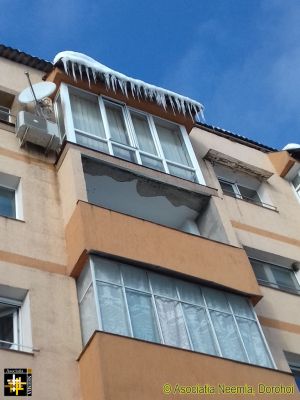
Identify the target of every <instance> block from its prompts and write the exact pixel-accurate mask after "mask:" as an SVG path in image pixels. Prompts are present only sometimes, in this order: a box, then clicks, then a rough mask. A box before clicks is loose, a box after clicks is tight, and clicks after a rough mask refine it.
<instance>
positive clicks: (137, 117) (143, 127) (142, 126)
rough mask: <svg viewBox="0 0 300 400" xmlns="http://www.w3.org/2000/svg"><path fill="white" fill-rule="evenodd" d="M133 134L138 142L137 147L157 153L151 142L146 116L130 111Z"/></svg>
mask: <svg viewBox="0 0 300 400" xmlns="http://www.w3.org/2000/svg"><path fill="white" fill-rule="evenodd" d="M130 114H131V119H132V123H133V126H134V130H135V134H136V136H137V140H138V143H139V149H140V150H143V151H147V153H151V154H155V155H156V154H157V152H156V149H155V145H154V142H153V138H152V134H151V131H150V126H149V124H148V120H147V117H146V116H145V115H142V114H137V113H134V112H132V111H131V112H130Z"/></svg>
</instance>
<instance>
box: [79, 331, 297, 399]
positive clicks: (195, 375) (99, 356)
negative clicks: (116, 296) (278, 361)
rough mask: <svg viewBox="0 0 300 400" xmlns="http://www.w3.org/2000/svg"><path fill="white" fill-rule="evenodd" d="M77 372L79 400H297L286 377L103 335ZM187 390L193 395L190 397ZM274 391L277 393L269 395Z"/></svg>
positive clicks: (96, 335)
mask: <svg viewBox="0 0 300 400" xmlns="http://www.w3.org/2000/svg"><path fill="white" fill-rule="evenodd" d="M79 368H80V378H81V388H82V396H83V400H96V399H97V400H107V399H114V400H119V399H120V400H127V399H128V400H129V399H142V400H148V399H149V400H153V399H166V398H167V397H168V395H169V397H170V398H172V399H173V398H176V397H177V396H178V398H181V395H182V394H194V396H195V395H196V396H197V397H198V396H199V397H202V396H201V395H203V396H205V397H206V395H207V396H208V397H210V396H211V397H212V398H220V399H221V398H234V399H238V400H239V399H245V398H247V397H248V396H249V398H250V397H251V399H259V400H269V399H273V398H289V399H299V398H300V395H299V392H298V390H297V388H296V387H295V383H294V379H293V376H292V375H291V374H290V373H287V372H283V371H278V370H273V369H269V368H264V367H258V366H255V365H252V364H245V363H241V362H237V361H232V360H228V359H224V358H219V357H216V356H209V355H206V354H203V353H194V352H191V351H188V350H182V349H177V348H173V347H169V346H164V345H159V344H154V343H148V342H143V341H141V340H136V339H131V338H125V337H122V336H117V335H113V334H107V333H104V332H95V333H94V335H93V337H92V338H91V340H90V341H89V343H88V344H87V346H86V347H85V349H84V350H83V352H82V354H81V355H80V357H79ZM180 388H181V389H180ZM191 388H194V389H193V390H196V391H195V392H194V393H191V392H189V391H190V390H192V389H191ZM201 388H202V390H203V392H202V393H201ZM251 388H253V389H252V390H253V393H252V394H250V393H249V391H251ZM275 388H279V390H281V392H280V393H281V394H279V395H278V393H277V394H276V393H274V392H273V393H272V394H271V393H269V391H271V390H276V389H275ZM180 390H187V391H186V392H180ZM197 390H198V392H197ZM205 390H206V392H205ZM209 390H210V392H209ZM212 390H215V392H212ZM224 390H225V392H223V391H224ZM259 390H261V391H263V393H259ZM277 390H278V389H277ZM284 390H286V391H287V392H290V391H292V392H294V393H292V394H290V393H286V394H285V393H283V392H284ZM199 391H200V392H199ZM209 395H210V396H209Z"/></svg>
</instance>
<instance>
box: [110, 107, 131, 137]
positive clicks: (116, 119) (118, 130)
mask: <svg viewBox="0 0 300 400" xmlns="http://www.w3.org/2000/svg"><path fill="white" fill-rule="evenodd" d="M105 109H106V115H107V119H108V125H109V131H110V136H111V138H112V139H113V140H115V141H116V142H119V143H123V144H129V139H128V133H127V129H126V125H125V121H124V116H123V112H122V108H121V107H120V106H117V105H115V104H112V103H108V102H105Z"/></svg>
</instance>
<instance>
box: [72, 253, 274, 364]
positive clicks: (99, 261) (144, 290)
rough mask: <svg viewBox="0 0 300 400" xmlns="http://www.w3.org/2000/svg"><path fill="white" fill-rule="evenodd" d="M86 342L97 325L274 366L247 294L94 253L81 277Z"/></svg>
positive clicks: (139, 337)
mask: <svg viewBox="0 0 300 400" xmlns="http://www.w3.org/2000/svg"><path fill="white" fill-rule="evenodd" d="M77 292H78V300H79V308H80V318H81V326H82V334H83V343H84V344H85V343H87V341H88V340H89V338H90V336H91V335H92V333H93V332H94V330H96V329H101V330H103V331H106V332H111V333H115V334H119V335H124V336H129V337H134V338H138V339H142V340H146V341H150V342H156V343H163V344H166V345H170V346H175V347H179V348H183V349H189V350H193V351H198V352H203V353H207V354H213V355H218V356H221V357H226V358H231V359H234V360H239V361H243V362H248V363H253V364H258V365H262V366H267V367H273V365H274V364H273V361H272V358H271V355H270V353H269V350H268V348H267V346H266V344H265V341H264V337H263V334H262V331H261V329H260V325H259V323H258V320H257V318H256V314H255V312H254V310H253V307H252V306H251V305H250V303H249V302H248V300H247V299H246V298H245V297H242V296H237V295H234V294H228V293H225V292H223V291H220V290H216V289H212V288H208V287H204V286H200V285H198V284H194V283H190V282H186V281H182V280H179V279H175V278H171V277H167V276H165V275H162V274H158V273H154V272H151V271H147V270H145V269H144V268H137V267H133V266H131V265H128V264H125V263H121V262H118V261H114V260H110V259H106V258H103V257H98V256H93V257H91V259H90V263H89V265H88V266H87V267H86V268H85V269H84V270H83V272H82V273H81V275H80V277H79V279H78V281H77Z"/></svg>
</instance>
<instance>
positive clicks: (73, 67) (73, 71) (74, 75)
mask: <svg viewBox="0 0 300 400" xmlns="http://www.w3.org/2000/svg"><path fill="white" fill-rule="evenodd" d="M71 65H72V75H73V79H74V81H75V82H77V79H76V74H75V63H74V62H72V63H71Z"/></svg>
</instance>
